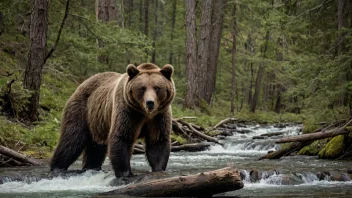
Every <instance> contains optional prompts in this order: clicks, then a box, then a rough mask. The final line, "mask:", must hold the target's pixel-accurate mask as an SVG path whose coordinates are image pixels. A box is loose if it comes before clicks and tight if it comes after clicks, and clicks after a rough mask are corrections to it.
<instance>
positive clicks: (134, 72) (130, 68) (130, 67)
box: [126, 64, 139, 79]
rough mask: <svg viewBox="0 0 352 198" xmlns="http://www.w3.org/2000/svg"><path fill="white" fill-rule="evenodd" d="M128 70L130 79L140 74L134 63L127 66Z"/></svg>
mask: <svg viewBox="0 0 352 198" xmlns="http://www.w3.org/2000/svg"><path fill="white" fill-rule="evenodd" d="M126 72H127V74H128V76H129V77H130V79H132V78H134V77H135V76H136V75H137V74H139V70H138V69H137V67H136V66H134V65H132V64H129V65H128V66H127V69H126Z"/></svg>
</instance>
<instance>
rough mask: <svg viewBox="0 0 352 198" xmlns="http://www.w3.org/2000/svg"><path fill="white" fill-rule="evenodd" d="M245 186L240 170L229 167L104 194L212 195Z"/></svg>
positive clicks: (156, 195)
mask: <svg viewBox="0 0 352 198" xmlns="http://www.w3.org/2000/svg"><path fill="white" fill-rule="evenodd" d="M241 188H243V182H242V180H241V177H240V174H239V171H238V170H237V169H236V168H233V167H228V168H223V169H218V170H214V171H210V172H203V173H200V174H196V175H189V176H180V177H172V178H165V179H157V180H152V181H147V182H143V183H137V184H133V185H129V186H127V187H124V188H120V189H117V190H114V191H110V192H107V193H103V194H100V197H103V196H116V195H128V196H141V197H210V196H212V195H214V194H218V193H222V192H227V191H233V190H239V189H241Z"/></svg>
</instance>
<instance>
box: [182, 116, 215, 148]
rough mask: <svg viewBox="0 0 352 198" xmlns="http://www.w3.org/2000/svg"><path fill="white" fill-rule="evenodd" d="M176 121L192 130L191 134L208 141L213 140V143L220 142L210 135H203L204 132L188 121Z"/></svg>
mask: <svg viewBox="0 0 352 198" xmlns="http://www.w3.org/2000/svg"><path fill="white" fill-rule="evenodd" d="M178 122H180V123H182V124H183V125H185V126H187V127H188V128H189V129H190V132H192V133H193V134H195V135H197V136H199V137H201V138H203V139H205V140H207V141H209V142H214V143H217V144H220V145H221V143H220V142H219V141H218V140H217V139H216V138H213V137H210V136H208V135H205V134H204V133H202V132H200V131H198V130H197V129H195V128H194V127H193V126H192V125H191V124H190V123H188V122H185V121H183V120H178Z"/></svg>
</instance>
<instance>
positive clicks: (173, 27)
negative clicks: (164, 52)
mask: <svg viewBox="0 0 352 198" xmlns="http://www.w3.org/2000/svg"><path fill="white" fill-rule="evenodd" d="M176 8H177V7H176V0H172V15H171V32H170V43H171V44H170V55H169V64H171V65H172V59H173V56H174V51H173V43H172V42H173V40H174V34H175V24H176Z"/></svg>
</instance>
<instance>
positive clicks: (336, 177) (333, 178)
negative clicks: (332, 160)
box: [330, 170, 351, 181]
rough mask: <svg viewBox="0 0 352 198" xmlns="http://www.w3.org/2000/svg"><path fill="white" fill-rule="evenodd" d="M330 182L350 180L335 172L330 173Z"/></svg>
mask: <svg viewBox="0 0 352 198" xmlns="http://www.w3.org/2000/svg"><path fill="white" fill-rule="evenodd" d="M330 179H331V181H351V178H350V177H349V176H348V175H347V174H346V173H344V172H342V171H339V170H336V171H330Z"/></svg>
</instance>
